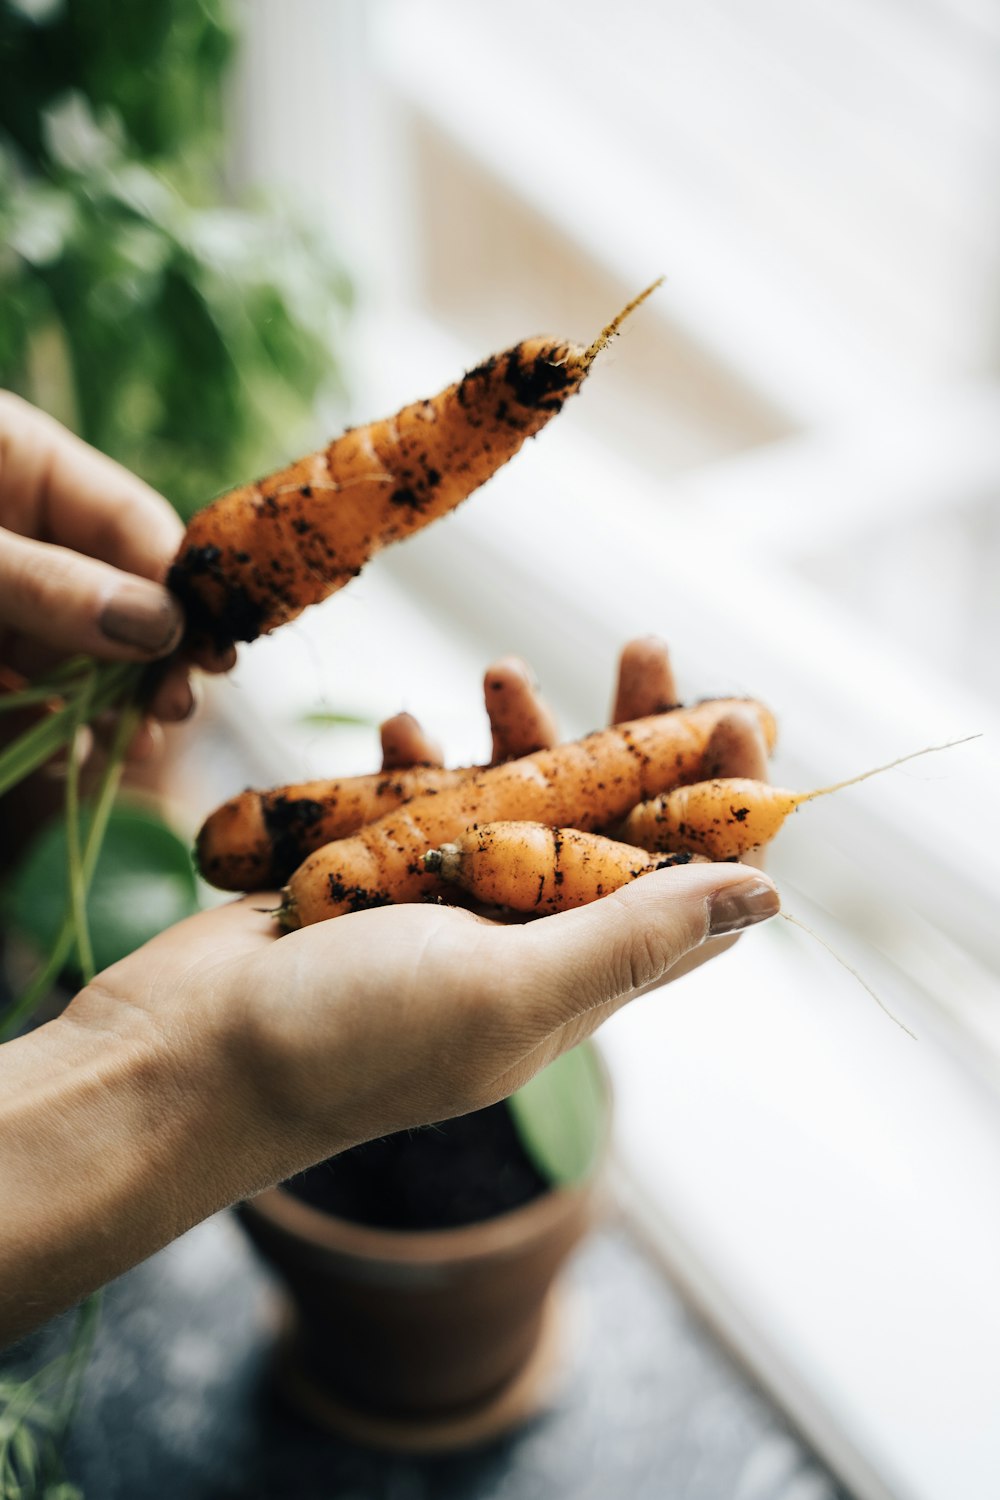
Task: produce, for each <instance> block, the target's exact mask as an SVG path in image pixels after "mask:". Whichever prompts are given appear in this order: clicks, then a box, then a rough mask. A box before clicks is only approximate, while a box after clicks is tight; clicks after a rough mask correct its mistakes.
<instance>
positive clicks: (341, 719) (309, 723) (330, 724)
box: [295, 708, 375, 729]
mask: <svg viewBox="0 0 1000 1500" xmlns="http://www.w3.org/2000/svg"><path fill="white" fill-rule="evenodd" d="M295 722H296V724H301V725H302V726H304V727H305V728H307V729H333V728H335V726H336V725H338V724H353V725H355V726H357V727H360V728H362V729H370V728H372V727H373V726H374V724H375V720H374V719H372V718H369V717H368V716H367V715H365V714H348V713H338V712H336V711H335V710H333V709H330V710H327V709H319V708H317V709H310V710H309V712H308V713H304V714H299V716H298V718H297V719H296V720H295Z"/></svg>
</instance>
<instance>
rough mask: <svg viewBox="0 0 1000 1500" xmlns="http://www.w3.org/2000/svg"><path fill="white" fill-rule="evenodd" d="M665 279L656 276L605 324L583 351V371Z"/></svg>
mask: <svg viewBox="0 0 1000 1500" xmlns="http://www.w3.org/2000/svg"><path fill="white" fill-rule="evenodd" d="M666 279H667V278H666V277H665V276H658V277H657V278H656V280H655V281H653V282H650V284H649V286H647V287H646V288H645V290H644V291H641V292H640V293H639V295H638V296H637V297H633V298H632V300H631V302H626V304H625V306H624V307H623V308H622V310H621V312H620V313H618V314H617V315H616V316H615V317H614V318H612V319H611V322H610V323H608V324H606V325H605V327H604V328H602V329H601V331H600V333H599V334H598V335H597V337H596V339H595V340H594V342H593V343H592V344H591V346H590V348H589V349H587V350H585V352H584V354H583V357H582V359H581V361H580V362H581V364H582V365H583V366H584V368H585V369H589V368H590V366H591V365H592V364H593V363H594V360H595V359H596V358H597V356H598V355H599V354H600V352H601V350H602V349H606V348H607V346H608V344H610V342H611V340H612V339H613V338H614V337H615V335H616V334H617V333H618V331H619V329H620V328H621V326H622V324H623V323H624V321H625V319H626V318H627V317H628V316H629V315H630V314H631V313H634V312H635V310H636V308H637V307H639V306H641V304H642V303H643V302H645V300H646V298H647V297H651V296H652V295H653V293H654V292H655V291H656V289H657V287H661V286H662V285H663V283H664V282H665V281H666Z"/></svg>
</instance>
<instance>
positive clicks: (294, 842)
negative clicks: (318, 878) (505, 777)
mask: <svg viewBox="0 0 1000 1500" xmlns="http://www.w3.org/2000/svg"><path fill="white" fill-rule="evenodd" d="M480 769H481V767H479V766H467V767H464V768H461V769H459V770H453V771H449V770H446V769H445V768H444V767H443V766H411V767H409V768H407V769H400V770H390V771H376V772H374V773H372V774H371V775H367V776H343V777H341V778H340V779H339V780H336V781H331V780H323V781H303V782H298V783H296V784H293V785H290V786H282V787H275V788H274V790H273V791H255V790H252V789H248V790H247V791H244V792H240V793H238V794H237V796H235V797H230V799H229V801H228V802H224V803H223V804H222V806H221V807H217V808H216V809H215V811H214V812H213V813H211V814H210V815H209V817H207V818H206V819H205V822H204V823H203V824H202V827H201V831H200V832H199V834H198V838H197V840H196V844H195V857H196V859H197V863H198V869H199V870H200V871H201V873H202V875H203V876H204V878H205V879H206V880H207V881H208V883H209V885H214V886H216V887H217V888H218V889H219V890H221V891H262V890H267V889H272V888H273V887H274V886H278V885H282V884H283V883H284V881H286V880H287V879H288V877H289V876H290V875H291V874H292V872H293V871H294V870H296V869H297V868H298V866H299V865H300V864H301V863H302V861H303V860H304V859H305V858H306V857H307V855H309V854H311V853H312V851H313V850H314V849H319V848H321V847H322V845H323V844H328V843H329V842H330V841H331V839H341V838H344V837H346V836H347V835H348V834H352V833H355V832H357V830H358V829H359V828H363V827H364V826H365V824H366V823H371V822H374V821H375V819H377V818H380V817H382V816H383V815H384V814H385V813H387V812H389V811H390V809H392V808H397V807H401V806H402V805H403V803H404V802H408V801H410V800H411V798H413V797H415V796H417V795H419V794H420V793H427V792H440V791H442V790H444V789H445V788H447V787H452V786H457V785H458V783H459V782H460V781H461V780H462V779H463V778H468V777H471V776H474V775H476V774H477V773H478V772H479V771H480Z"/></svg>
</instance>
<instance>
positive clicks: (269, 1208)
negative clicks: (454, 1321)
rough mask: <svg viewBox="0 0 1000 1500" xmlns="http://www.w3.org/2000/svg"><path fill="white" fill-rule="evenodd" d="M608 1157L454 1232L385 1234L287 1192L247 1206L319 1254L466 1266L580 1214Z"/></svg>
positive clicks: (274, 1191)
mask: <svg viewBox="0 0 1000 1500" xmlns="http://www.w3.org/2000/svg"><path fill="white" fill-rule="evenodd" d="M604 1160H605V1154H604V1153H602V1157H601V1159H600V1160H599V1161H598V1162H597V1164H596V1165H595V1168H594V1170H593V1171H592V1172H590V1173H589V1174H588V1176H587V1177H586V1178H585V1179H584V1180H583V1181H582V1182H580V1183H574V1184H573V1185H572V1186H568V1187H551V1188H549V1189H548V1191H547V1192H545V1193H542V1194H541V1196H540V1197H538V1198H533V1199H532V1200H531V1201H530V1202H529V1203H524V1204H522V1205H521V1206H520V1207H519V1208H514V1209H511V1210H510V1211H509V1212H508V1213H503V1214H495V1215H493V1216H492V1217H491V1218H489V1219H477V1220H476V1221H475V1222H474V1223H472V1224H460V1225H458V1226H456V1227H455V1228H451V1229H382V1228H379V1227H377V1226H375V1225H371V1224H358V1223H355V1222H354V1221H353V1220H352V1219H342V1218H339V1217H338V1216H337V1215H336V1214H329V1213H325V1212H324V1211H323V1210H322V1209H318V1208H313V1207H312V1206H311V1205H310V1204H308V1203H303V1202H302V1200H301V1199H299V1198H296V1197H295V1196H294V1195H293V1194H292V1193H290V1192H288V1191H287V1190H286V1189H285V1188H283V1187H273V1188H268V1189H267V1190H266V1191H265V1192H263V1193H259V1194H258V1195H257V1196H256V1197H255V1198H251V1199H249V1200H248V1201H247V1202H246V1203H245V1204H244V1205H243V1207H244V1209H245V1210H248V1211H249V1212H250V1213H251V1214H252V1215H256V1216H257V1217H259V1218H261V1219H263V1220H265V1221H266V1222H267V1223H269V1224H270V1225H271V1226H272V1227H273V1228H275V1229H277V1230H280V1231H281V1232H283V1233H284V1234H287V1235H290V1236H292V1237H294V1238H295V1239H297V1240H299V1241H304V1242H306V1243H307V1244H309V1245H311V1246H313V1247H314V1248H315V1249H317V1250H323V1251H327V1252H333V1253H334V1254H340V1255H344V1256H352V1257H353V1256H356V1257H358V1258H359V1259H363V1260H366V1261H382V1262H384V1263H386V1264H388V1265H402V1264H408V1265H414V1264H416V1265H428V1266H429V1265H434V1264H440V1263H441V1262H442V1261H445V1262H448V1263H449V1264H453V1265H454V1264H468V1263H471V1262H474V1261H477V1260H486V1259H489V1258H492V1257H495V1256H496V1255H498V1254H501V1255H504V1254H513V1253H514V1252H516V1251H518V1250H520V1249H521V1248H522V1246H524V1245H526V1244H529V1243H531V1242H532V1241H533V1240H535V1239H537V1238H538V1237H539V1236H540V1235H542V1236H544V1235H545V1233H546V1232H547V1231H548V1230H549V1229H550V1228H551V1227H553V1226H554V1225H556V1224H558V1223H559V1222H560V1221H562V1220H564V1219H565V1218H567V1217H570V1218H571V1217H573V1215H574V1214H575V1213H577V1212H579V1211H580V1210H581V1209H582V1207H583V1205H584V1203H585V1202H587V1201H588V1200H589V1199H590V1198H591V1197H592V1195H593V1193H594V1191H595V1189H596V1188H597V1187H598V1184H599V1183H600V1180H601V1178H602V1176H603V1167H604Z"/></svg>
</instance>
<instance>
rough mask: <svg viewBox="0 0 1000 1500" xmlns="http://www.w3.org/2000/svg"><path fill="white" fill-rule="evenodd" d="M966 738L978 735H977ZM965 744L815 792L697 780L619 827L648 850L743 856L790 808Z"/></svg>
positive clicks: (928, 749) (907, 757)
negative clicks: (896, 767)
mask: <svg viewBox="0 0 1000 1500" xmlns="http://www.w3.org/2000/svg"><path fill="white" fill-rule="evenodd" d="M966 738H970V739H975V738H976V736H975V735H970V736H967V737H966ZM962 744H965V739H961V740H949V741H948V743H947V744H945V745H928V746H927V747H926V748H925V749H923V750H914V751H912V752H911V753H910V754H909V755H901V756H899V758H898V759H897V760H893V761H890V762H889V763H888V764H887V765H884V766H876V767H875V768H874V770H871V771H863V772H862V773H861V775H860V776H851V777H849V778H848V779H847V780H846V781H837V782H835V783H834V784H833V785H832V786H823V787H819V788H818V789H817V790H816V791H813V792H790V791H787V790H786V789H785V788H783V787H776V786H769V785H768V784H767V782H764V781H750V780H747V779H746V778H744V777H739V776H736V777H723V778H721V779H716V780H714V781H699V782H695V783H694V785H692V786H680V787H677V788H675V790H673V791H669V792H665V793H663V794H661V795H660V796H658V797H655V798H654V799H652V800H651V801H648V802H644V803H641V804H640V805H639V806H637V807H635V808H633V810H632V811H631V812H630V813H629V815H628V817H627V818H625V819H624V820H623V821H622V822H621V823H620V824H619V825H618V827H617V829H616V830H615V831H616V832H617V833H618V834H619V835H620V836H621V837H622V838H624V839H627V840H628V841H629V842H630V843H634V844H638V845H640V846H641V847H642V848H644V849H659V850H668V849H669V850H673V851H675V852H681V851H687V852H689V853H698V854H707V855H708V856H709V858H710V859H739V858H740V856H741V855H743V854H746V853H747V851H748V850H750V849H755V848H756V847H757V846H758V845H759V844H766V843H768V842H769V841H770V840H771V839H773V838H774V836H775V834H776V833H777V832H778V830H779V829H780V827H781V825H782V823H784V821H785V819H786V818H787V817H788V815H789V813H793V812H795V810H796V809H797V808H799V807H801V806H802V804H803V803H804V802H812V801H813V800H814V799H815V798H816V797H826V796H829V794H830V793H831V792H839V791H842V790H843V788H844V787H848V786H855V785H856V784H857V782H859V781H867V780H868V778H869V777H870V776H879V775H881V773H882V772H883V771H891V770H892V769H893V767H894V766H901V765H903V764H904V762H905V761H908V760H915V759H916V757H917V756H918V755H930V754H931V753H932V752H933V751H937V750H949V749H951V747H952V746H953V745H962Z"/></svg>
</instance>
